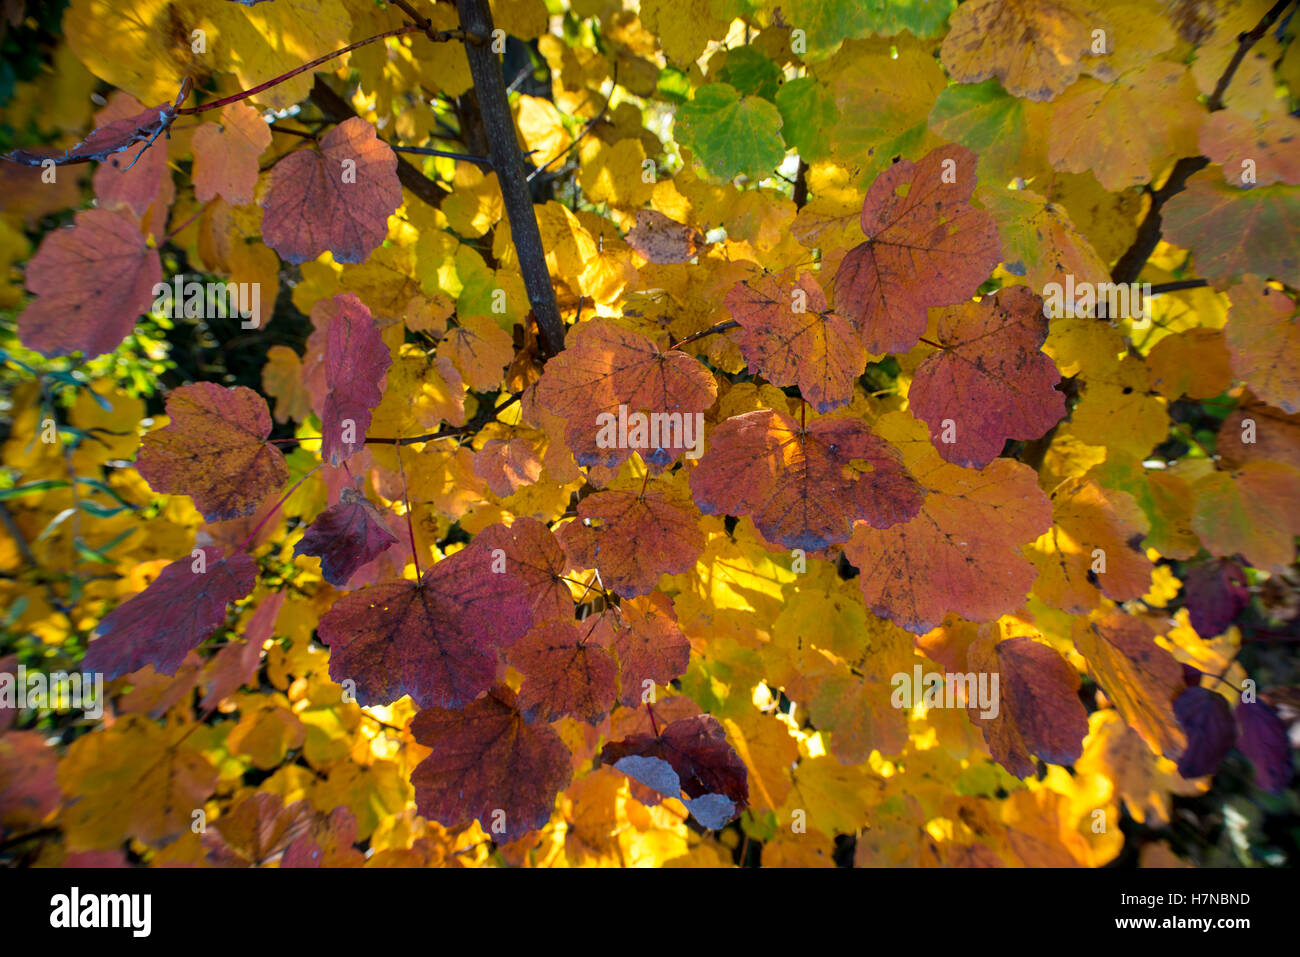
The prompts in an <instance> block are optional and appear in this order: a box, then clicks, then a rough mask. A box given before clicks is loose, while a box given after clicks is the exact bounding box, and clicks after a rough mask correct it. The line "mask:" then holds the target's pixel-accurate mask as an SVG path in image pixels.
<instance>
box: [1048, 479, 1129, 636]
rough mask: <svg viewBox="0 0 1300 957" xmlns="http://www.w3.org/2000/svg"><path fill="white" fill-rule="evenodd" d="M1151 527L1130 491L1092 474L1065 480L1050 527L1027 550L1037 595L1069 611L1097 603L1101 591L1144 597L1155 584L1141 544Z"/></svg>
mask: <svg viewBox="0 0 1300 957" xmlns="http://www.w3.org/2000/svg"><path fill="white" fill-rule="evenodd" d="M1149 528H1150V523H1149V522H1148V521H1147V518H1146V516H1145V515H1144V514H1143V513H1142V509H1141V507H1140V506H1139V505H1138V503H1137V501H1136V500H1135V499H1134V498H1133V496H1132V495H1130V494H1129V493H1128V492H1123V491H1120V490H1118V489H1109V488H1102V487H1101V485H1099V484H1098V483H1097V481H1096V479H1094V478H1092V477H1090V476H1081V477H1078V478H1073V479H1067V480H1066V481H1065V482H1062V483H1061V484H1060V485H1059V486H1058V487H1057V488H1056V489H1055V490H1053V492H1052V527H1051V528H1049V529H1048V530H1047V531H1045V532H1044V533H1043V534H1042V535H1041V536H1039V538H1038V541H1036V542H1035V543H1034V545H1033V549H1032V551H1029V552H1027V554H1028V556H1029V558H1030V560H1031V561H1032V562H1033V563H1034V564H1035V565H1037V566H1038V581H1037V583H1036V584H1035V585H1034V594H1035V595H1037V596H1038V597H1039V598H1041V599H1042V600H1043V601H1045V602H1047V603H1048V604H1049V605H1052V606H1053V607H1055V608H1059V609H1061V610H1062V611H1064V612H1066V613H1067V614H1071V615H1078V614H1083V613H1086V612H1087V611H1089V610H1090V609H1092V608H1095V607H1097V605H1099V604H1100V603H1101V596H1102V595H1105V596H1106V597H1107V598H1109V599H1111V600H1112V601H1130V600H1132V599H1134V598H1140V597H1141V596H1142V595H1144V594H1146V591H1147V588H1148V587H1149V586H1150V584H1151V571H1152V566H1151V560H1150V559H1149V558H1147V555H1146V552H1145V550H1144V549H1143V548H1142V540H1143V538H1144V537H1145V536H1146V533H1147V531H1148V529H1149Z"/></svg>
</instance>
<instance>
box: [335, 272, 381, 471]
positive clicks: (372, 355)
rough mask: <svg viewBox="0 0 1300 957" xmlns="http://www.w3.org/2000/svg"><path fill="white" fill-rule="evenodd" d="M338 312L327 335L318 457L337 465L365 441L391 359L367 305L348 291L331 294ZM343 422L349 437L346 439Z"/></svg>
mask: <svg viewBox="0 0 1300 957" xmlns="http://www.w3.org/2000/svg"><path fill="white" fill-rule="evenodd" d="M334 303H335V305H336V306H337V311H336V312H335V313H334V318H333V319H331V320H330V324H329V332H328V333H327V334H326V340H325V384H326V386H327V387H328V388H329V390H330V391H329V394H328V395H326V396H325V412H324V414H323V415H322V416H321V435H322V436H323V438H322V440H321V458H322V459H328V460H329V463H330V464H331V465H340V464H342V462H343V461H344V460H345V459H347V458H348V457H349V456H350V455H352V453H353V452H355V451H356V450H357V449H359V448H361V446H362V445H364V444H365V440H366V430H367V429H369V428H370V413H371V412H372V411H373V410H374V408H375V406H377V405H378V404H379V401H380V399H382V398H383V389H384V380H385V377H386V376H387V375H388V368H389V366H391V365H392V364H393V359H392V356H390V355H389V354H388V347H387V346H386V345H384V340H383V339H382V338H380V335H379V327H378V326H376V325H375V320H374V319H373V318H372V317H371V315H370V310H369V309H367V308H366V306H365V304H364V303H362V301H361V300H360V299H358V298H357V297H356V296H354V295H353V294H352V293H350V292H348V293H339V294H338V295H337V296H335V297H334ZM345 427H346V429H347V430H349V431H350V433H351V435H352V437H353V440H352V441H351V442H347V441H345V440H344V436H345Z"/></svg>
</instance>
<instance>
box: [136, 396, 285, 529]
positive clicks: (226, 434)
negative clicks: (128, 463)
mask: <svg viewBox="0 0 1300 957" xmlns="http://www.w3.org/2000/svg"><path fill="white" fill-rule="evenodd" d="M167 415H168V416H170V417H171V422H170V423H169V424H168V425H167V426H166V428H162V429H159V430H157V431H155V432H150V433H149V434H148V435H146V436H145V437H144V441H143V443H142V444H141V447H140V456H139V459H138V460H137V462H136V468H137V469H138V470H139V472H140V474H141V475H142V476H144V479H145V481H147V482H148V483H149V487H150V488H152V489H153V490H154V491H155V492H166V493H169V494H178V495H189V496H190V497H191V498H193V499H194V505H195V507H196V508H197V509H198V510H199V511H200V512H202V513H203V517H204V518H206V519H207V520H208V521H210V522H212V521H218V520H222V519H228V518H239V517H240V516H242V515H247V514H249V513H250V512H255V511H256V510H257V507H258V506H259V505H261V504H262V501H263V499H265V498H266V497H267V496H268V495H270V494H271V493H273V492H275V491H277V490H278V489H280V488H281V487H283V486H284V484H285V482H287V481H288V479H289V466H288V465H287V464H286V463H285V461H284V456H283V455H281V454H280V450H279V449H277V448H276V447H275V446H274V445H271V444H270V443H269V442H267V441H266V438H267V436H269V435H270V434H271V413H270V411H269V410H268V409H267V407H266V400H265V399H263V398H262V397H261V396H260V395H258V394H257V393H256V392H254V391H253V390H252V389H248V388H245V387H244V386H235V387H233V388H230V389H224V388H222V387H221V386H219V385H217V384H216V383H215V382H196V383H194V384H193V385H186V386H181V387H180V388H179V389H176V390H174V391H173V392H172V393H171V394H170V395H169V396H167Z"/></svg>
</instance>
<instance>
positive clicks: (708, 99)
mask: <svg viewBox="0 0 1300 957" xmlns="http://www.w3.org/2000/svg"><path fill="white" fill-rule="evenodd" d="M674 135H676V137H677V138H678V140H679V142H681V144H682V145H683V146H685V147H687V148H688V149H690V151H691V152H692V153H693V154H694V155H695V158H696V160H698V161H699V162H700V164H701V165H703V166H704V168H705V170H706V171H707V172H708V174H709V175H710V176H713V177H715V178H717V179H728V180H729V179H732V178H734V177H736V176H740V175H742V174H743V175H745V176H748V177H750V178H751V179H762V178H763V177H765V176H769V175H771V173H772V171H773V170H775V169H776V168H777V167H778V166H780V165H781V161H782V160H783V159H784V158H785V141H784V140H782V139H781V113H780V111H779V110H777V108H776V107H775V106H774V105H773V104H771V103H769V102H768V101H767V100H764V99H760V98H759V97H755V96H749V97H742V96H741V95H740V91H738V90H737V89H736V88H735V87H734V86H731V85H730V84H727V83H710V84H709V85H708V86H705V87H702V88H700V89H699V90H697V91H696V93H695V99H693V100H691V101H690V102H689V103H684V104H682V106H681V107H679V108H678V110H677V119H676V125H675V128H674Z"/></svg>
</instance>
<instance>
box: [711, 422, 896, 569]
mask: <svg viewBox="0 0 1300 957" xmlns="http://www.w3.org/2000/svg"><path fill="white" fill-rule="evenodd" d="M901 463H902V457H901V456H900V455H899V453H898V450H897V449H895V448H894V447H893V446H891V445H890V444H889V443H887V442H886V441H885V440H884V439H882V438H880V437H879V436H878V435H876V434H875V433H874V432H873V431H871V429H870V427H868V426H867V424H866V423H864V422H862V421H861V420H860V419H856V418H849V417H847V416H827V417H825V418H819V419H815V420H814V421H812V422H810V423H808V425H807V426H806V427H804V426H801V425H799V424H798V423H796V422H795V421H794V419H792V418H790V417H789V416H787V415H783V414H781V413H780V412H777V411H775V410H773V409H760V410H759V411H757V412H747V413H745V414H744V415H737V416H734V417H732V418H730V419H727V420H726V421H725V422H723V423H722V424H721V425H719V426H718V427H717V428H716V429H714V430H713V435H712V437H711V441H710V445H709V451H708V452H707V453H706V454H705V456H704V458H703V459H702V460H701V461H700V464H699V465H698V466H697V467H696V468H695V469H694V471H693V472H692V474H691V490H692V491H693V492H694V494H695V501H696V502H697V503H698V504H699V506H700V510H701V511H702V512H704V513H705V514H707V515H717V514H729V515H753V516H754V524H756V525H757V526H758V530H759V531H760V532H762V533H763V537H764V538H766V539H767V540H768V541H770V542H775V543H778V544H780V545H783V546H785V547H786V548H803V549H807V550H809V551H815V550H817V549H821V548H825V547H826V546H827V545H831V544H834V543H837V542H843V541H846V540H847V539H848V537H849V533H850V532H851V531H852V530H853V523H854V522H859V521H861V522H866V523H867V524H868V525H870V526H871V527H872V528H888V527H889V526H891V525H896V524H898V523H899V522H905V521H907V520H908V519H910V518H911V517H912V516H914V515H915V514H916V513H917V511H918V510H919V509H920V507H921V499H922V492H921V489H920V487H919V486H918V485H917V484H916V482H915V480H914V479H913V478H912V476H911V475H910V474H908V472H907V470H906V469H904V468H903V466H902V464H901ZM867 467H869V470H868V468H867Z"/></svg>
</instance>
